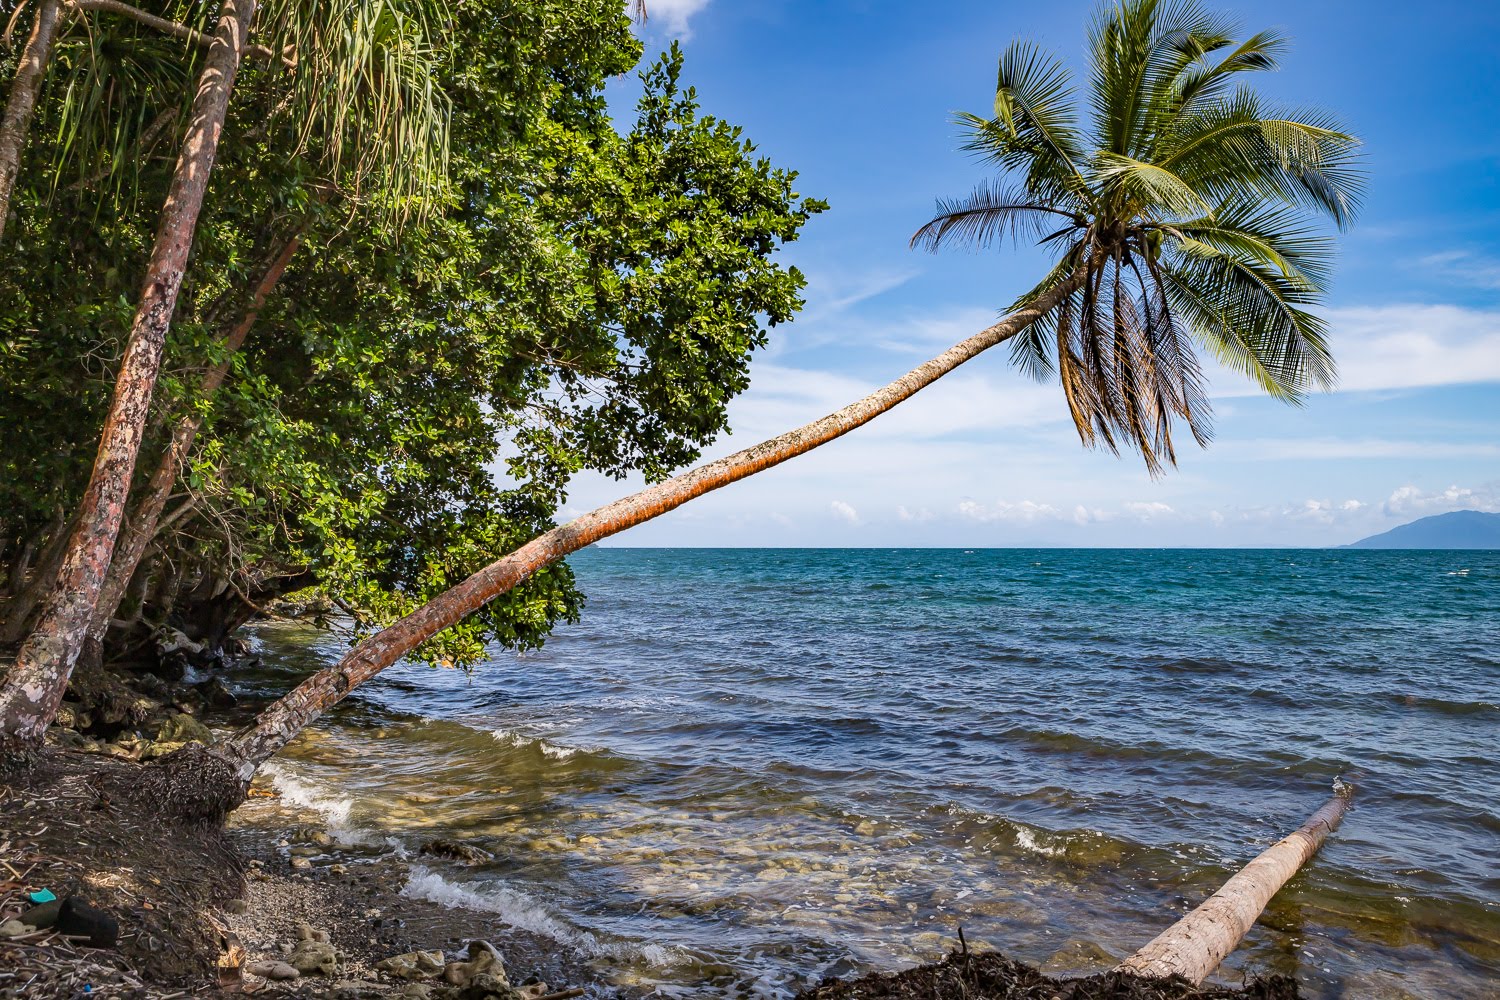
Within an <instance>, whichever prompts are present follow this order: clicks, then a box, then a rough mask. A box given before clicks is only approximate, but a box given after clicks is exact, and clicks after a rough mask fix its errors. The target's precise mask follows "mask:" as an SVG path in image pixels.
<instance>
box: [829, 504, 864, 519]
mask: <svg viewBox="0 0 1500 1000" xmlns="http://www.w3.org/2000/svg"><path fill="white" fill-rule="evenodd" d="M828 507H829V509H830V510H832V511H833V516H834V517H836V518H838V519H839V520H841V521H847V522H848V523H850V524H858V523H859V511H857V510H855V509H854V508H853V507H852V506H851V505H849V504H847V503H845V502H844V501H842V500H835V501H833V502H832V503H830V504H829V505H828Z"/></svg>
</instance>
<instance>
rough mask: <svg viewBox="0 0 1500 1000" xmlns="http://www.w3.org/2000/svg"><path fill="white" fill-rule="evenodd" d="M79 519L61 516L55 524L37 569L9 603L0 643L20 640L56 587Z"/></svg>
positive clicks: (5, 644) (10, 643)
mask: <svg viewBox="0 0 1500 1000" xmlns="http://www.w3.org/2000/svg"><path fill="white" fill-rule="evenodd" d="M76 523H77V522H76V521H64V520H63V519H62V518H61V517H59V518H58V519H57V520H56V521H55V522H54V523H53V526H52V533H51V536H50V537H49V538H48V540H47V544H46V545H45V546H44V547H43V548H42V553H41V557H40V558H39V559H37V561H36V569H34V570H33V571H32V572H31V576H30V578H29V579H27V580H26V581H25V582H24V585H23V586H20V587H17V588H16V589H15V590H14V591H12V593H11V595H10V600H9V601H7V602H6V605H5V620H4V622H3V623H0V646H10V645H13V644H15V643H18V642H20V641H21V640H22V639H23V638H24V637H25V636H26V632H27V626H28V625H29V624H30V622H31V620H32V617H33V614H32V613H33V612H34V611H36V606H37V605H38V604H40V603H41V601H42V598H43V597H45V596H46V595H47V593H48V592H49V591H50V590H51V589H52V586H53V584H54V583H55V582H56V580H57V573H58V571H59V570H60V569H61V568H62V562H63V556H64V555H66V554H67V551H68V537H69V536H70V535H71V534H72V533H73V528H74V526H75V524H76Z"/></svg>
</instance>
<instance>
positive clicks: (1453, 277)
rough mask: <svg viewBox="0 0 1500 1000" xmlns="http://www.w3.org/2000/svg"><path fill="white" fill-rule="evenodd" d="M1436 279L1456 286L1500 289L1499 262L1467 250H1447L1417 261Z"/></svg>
mask: <svg viewBox="0 0 1500 1000" xmlns="http://www.w3.org/2000/svg"><path fill="white" fill-rule="evenodd" d="M1418 263H1419V264H1421V265H1422V266H1423V267H1425V268H1427V269H1429V270H1431V271H1433V272H1435V273H1436V274H1437V276H1438V277H1440V278H1445V279H1446V280H1448V281H1450V282H1452V283H1453V284H1457V285H1471V286H1477V287H1479V288H1500V260H1496V259H1495V258H1493V257H1487V256H1484V255H1483V254H1477V253H1472V252H1470V251H1468V250H1447V251H1444V252H1443V253H1435V254H1430V255H1428V256H1426V257H1423V258H1422V259H1421V260H1419V261H1418Z"/></svg>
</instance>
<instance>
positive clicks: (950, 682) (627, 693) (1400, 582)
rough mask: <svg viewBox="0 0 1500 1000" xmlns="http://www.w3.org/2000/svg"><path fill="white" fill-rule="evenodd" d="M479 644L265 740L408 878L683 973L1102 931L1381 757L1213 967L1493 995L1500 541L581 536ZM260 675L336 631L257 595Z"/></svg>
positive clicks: (1323, 984) (1122, 931)
mask: <svg viewBox="0 0 1500 1000" xmlns="http://www.w3.org/2000/svg"><path fill="white" fill-rule="evenodd" d="M574 567H575V569H576V571H577V573H578V576H579V579H580V582H581V584H582V586H583V589H584V590H585V592H586V593H587V594H588V595H589V604H588V607H587V609H586V611H585V614H584V621H583V623H582V624H581V625H578V626H573V627H568V628H564V629H561V630H559V632H558V633H557V635H556V636H555V637H554V638H553V639H552V640H551V641H550V642H549V644H548V646H547V648H546V649H545V650H543V651H542V652H539V653H533V654H529V655H526V656H523V657H517V656H515V655H513V654H509V653H498V654H497V655H496V656H495V658H494V660H493V661H492V662H490V663H487V664H485V665H483V666H481V667H480V668H479V669H478V670H477V671H476V672H475V674H474V675H473V676H465V675H464V674H462V673H459V672H454V671H441V670H432V669H429V668H426V667H421V666H402V667H399V668H396V669H393V670H390V671H387V672H386V674H385V675H383V676H382V677H381V678H380V679H379V680H377V681H376V682H373V683H371V684H370V685H367V686H366V687H365V688H362V689H361V690H360V691H359V692H358V693H357V694H356V695H355V696H354V697H353V698H351V699H350V700H349V702H348V703H346V705H344V706H343V707H341V708H340V709H339V710H338V711H336V712H335V713H333V714H332V716H331V717H330V718H329V719H327V720H325V721H324V722H323V723H321V724H320V725H319V726H318V727H316V729H315V730H314V731H312V732H310V733H309V734H307V736H306V737H304V738H303V739H302V740H299V741H298V743H296V744H294V746H293V747H292V748H290V750H289V752H288V753H286V754H284V755H283V756H282V757H281V758H278V761H277V763H275V764H274V765H273V766H272V768H273V774H274V775H275V777H276V779H277V780H278V781H279V782H280V783H281V785H282V788H283V791H284V792H286V793H287V794H288V795H289V796H290V797H291V798H293V799H296V800H301V801H304V802H306V803H307V804H309V805H312V806H314V807H316V808H319V809H321V810H322V811H324V812H325V813H326V814H327V815H328V816H329V818H330V822H331V823H332V824H333V826H334V827H335V828H337V829H340V830H342V831H344V832H345V834H346V835H347V836H349V837H351V838H359V837H363V838H365V839H367V840H369V841H370V842H373V843H387V842H388V843H390V844H392V845H394V846H395V847H398V848H401V849H411V848H413V847H414V846H415V845H417V844H419V843H421V842H422V841H424V840H426V839H430V838H431V837H433V836H435V835H442V836H448V837H457V838H461V839H466V840H469V841H472V842H474V843H477V844H478V845H480V846H482V847H484V848H485V849H487V850H489V851H491V852H493V853H494V854H495V857H496V859H497V860H496V861H495V862H494V863H493V864H490V865H485V866H480V867H462V866H457V865H450V864H446V863H438V862H433V863H431V864H426V865H425V866H419V867H418V868H417V869H415V871H414V876H413V880H412V884H411V885H410V886H409V887H408V891H409V892H411V893H412V894H414V895H420V896H425V897H427V898H431V899H433V900H434V901H436V902H442V903H447V904H451V905H464V906H470V907H475V908H479V909H485V910H488V911H492V912H497V913H500V914H502V915H504V916H505V917H506V919H508V920H510V921H512V922H514V923H516V924H517V925H519V926H524V927H526V928H528V929H530V930H533V931H538V932H540V933H543V934H548V935H551V936H554V937H556V938H558V939H559V940H560V941H562V942H564V943H566V944H568V945H569V946H571V947H572V948H575V949H577V950H579V951H581V952H582V953H584V954H586V955H589V956H591V957H592V958H594V959H595V960H596V962H597V963H598V964H599V966H600V968H601V969H602V970H603V971H604V974H605V975H606V976H607V977H609V978H611V979H613V980H614V981H616V982H619V983H622V984H636V985H641V984H644V985H646V986H647V987H649V988H650V989H652V990H653V991H654V992H656V993H658V994H659V995H662V996H704V995H720V996H735V997H738V996H746V997H749V996H768V997H777V996H786V995H788V994H789V993H791V992H793V991H794V990H795V989H796V988H797V987H798V985H800V984H803V983H806V982H808V981H812V980H816V979H817V978H819V977H820V976H823V975H828V974H839V975H841V974H847V973H849V972H853V971H859V970H864V969H868V968H888V967H892V966H895V965H899V964H902V963H909V962H914V961H919V960H926V959H931V958H935V957H937V956H938V955H940V954H941V952H942V951H943V950H944V949H946V948H947V947H949V946H950V945H951V944H952V943H953V935H954V933H955V930H956V928H958V927H960V926H962V927H963V929H964V931H965V934H966V936H967V937H968V939H969V940H970V941H971V942H972V941H987V942H990V943H992V944H994V945H995V946H997V947H1000V948H1002V949H1003V950H1005V951H1006V952H1008V953H1010V954H1013V955H1016V956H1018V957H1022V958H1026V959H1029V960H1031V961H1033V962H1038V963H1045V964H1046V965H1047V967H1048V968H1049V969H1050V970H1051V971H1054V972H1087V971H1094V970H1097V969H1100V968H1104V967H1107V966H1108V965H1109V964H1112V962H1113V961H1114V960H1116V959H1118V958H1119V957H1122V956H1124V955H1126V954H1128V953H1129V952H1130V951H1132V950H1134V948H1135V947H1137V946H1139V945H1140V944H1142V943H1144V942H1145V940H1147V939H1149V938H1150V937H1151V936H1152V935H1153V934H1154V933H1155V931H1156V930H1157V929H1159V928H1161V927H1163V926H1165V925H1166V924H1167V923H1169V922H1170V920H1171V919H1175V917H1176V915H1178V914H1179V913H1180V912H1181V910H1182V909H1183V908H1184V907H1185V906H1187V905H1190V904H1194V903H1196V902H1198V901H1200V900H1201V899H1202V898H1203V897H1204V896H1205V895H1206V894H1208V893H1210V892H1212V891H1213V889H1214V888H1216V887H1217V885H1218V884H1219V883H1221V882H1222V881H1223V880H1224V878H1226V877H1227V876H1228V874H1230V873H1231V872H1232V871H1233V870H1234V869H1236V868H1237V867H1238V866H1239V865H1241V864H1243V863H1244V862H1245V861H1246V860H1248V859H1249V858H1250V857H1252V856H1253V855H1254V854H1255V853H1256V852H1257V851H1258V850H1260V849H1261V848H1263V847H1264V846H1266V845H1267V844H1269V843H1270V842H1272V841H1274V840H1275V839H1276V838H1277V837H1279V836H1280V835H1282V834H1284V833H1285V832H1287V831H1288V830H1290V829H1291V828H1293V827H1295V826H1297V825H1298V824H1299V823H1300V822H1301V821H1302V819H1303V818H1304V817H1305V816H1306V815H1307V814H1308V813H1310V812H1311V811H1312V810H1313V809H1315V808H1316V807H1317V806H1318V805H1320V804H1321V803H1322V802H1323V801H1324V799H1325V798H1326V796H1327V793H1328V788H1329V784H1330V782H1331V781H1332V780H1333V778H1334V777H1335V776H1336V775H1338V774H1341V773H1347V772H1350V771H1357V772H1358V774H1359V780H1358V784H1359V789H1360V793H1359V798H1358V799H1357V804H1356V806H1355V808H1354V810H1353V811H1352V812H1351V813H1350V815H1349V818H1348V819H1347V820H1346V822H1345V824H1344V826H1343V828H1342V829H1341V830H1340V831H1339V833H1338V834H1337V835H1336V836H1335V838H1334V839H1333V840H1331V841H1330V842H1329V844H1328V845H1327V846H1326V847H1325V849H1324V851H1323V853H1322V854H1321V855H1320V856H1319V858H1318V859H1317V860H1315V861H1314V862H1313V864H1312V866H1311V867H1310V868H1309V869H1308V870H1306V871H1305V872H1304V873H1303V874H1302V875H1300V876H1299V877H1298V878H1297V879H1296V880H1294V881H1293V882H1292V883H1291V884H1290V885H1289V886H1288V887H1287V888H1286V890H1284V891H1283V893H1282V894H1281V895H1280V896H1279V897H1278V898H1277V900H1275V901H1274V902H1273V904H1272V906H1271V908H1270V909H1269V910H1268V911H1267V913H1266V915H1265V916H1264V917H1263V919H1262V921H1261V923H1260V924H1259V925H1258V926H1257V928H1256V929H1255V930H1254V931H1253V932H1252V934H1251V936H1250V938H1249V939H1248V940H1247V943H1246V945H1245V946H1244V947H1242V949H1241V950H1240V951H1239V952H1238V953H1236V955H1235V956H1234V958H1233V959H1232V961H1231V963H1230V965H1229V966H1227V967H1226V970H1225V976H1226V978H1228V979H1229V980H1231V981H1234V980H1236V979H1237V978H1238V977H1239V976H1240V975H1241V974H1242V972H1243V971H1247V970H1248V971H1258V972H1284V973H1289V974H1292V975H1296V976H1297V977H1298V978H1299V979H1300V980H1302V982H1303V983H1304V984H1305V985H1306V986H1307V987H1308V991H1309V993H1310V995H1312V996H1314V997H1478V996H1492V997H1493V996H1500V989H1497V986H1496V983H1497V982H1500V780H1497V779H1500V765H1497V764H1496V762H1495V755H1494V745H1495V743H1496V737H1497V736H1500V553H1495V552H1479V553H1461V552H1414V553H1413V552H1357V551H1306V550H1299V551H1223V550H1215V551H1206V550H1205V551H1188V550H1173V551H1151V550H1130V551H1123V550H1122V551H1098V550H1092V551H1079V550H1034V551H1028V550H978V551H972V552H970V551H959V550H894V551H892V550H620V549H614V550H598V549H595V550H590V551H588V552H585V553H583V554H581V555H580V556H578V557H576V558H575V560H574ZM257 642H258V645H259V647H260V648H259V652H260V653H261V654H262V655H263V656H264V657H265V659H266V661H267V670H266V671H265V672H264V673H262V674H260V675H258V676H257V677H256V678H255V679H254V680H252V681H249V682H247V685H246V686H247V687H251V688H254V689H256V690H257V691H258V692H259V693H272V692H274V691H279V690H282V689H284V688H285V687H286V686H287V685H288V684H290V683H291V681H292V679H293V675H294V674H295V673H296V672H300V671H305V670H308V669H311V668H313V667H315V666H318V665H320V664H322V663H324V662H327V661H328V660H330V659H332V658H334V657H336V656H337V654H338V652H339V650H340V647H341V642H340V640H338V639H336V638H334V637H331V636H327V635H320V634H318V633H314V632H312V631H310V630H308V629H305V628H301V627H291V626H267V627H264V628H262V629H260V630H259V632H258V638H257Z"/></svg>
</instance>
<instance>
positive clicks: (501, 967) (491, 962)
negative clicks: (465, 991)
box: [443, 941, 510, 989]
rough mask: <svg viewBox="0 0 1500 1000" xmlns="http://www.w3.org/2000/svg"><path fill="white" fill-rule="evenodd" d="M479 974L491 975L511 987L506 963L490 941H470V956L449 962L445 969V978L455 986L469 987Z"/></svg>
mask: <svg viewBox="0 0 1500 1000" xmlns="http://www.w3.org/2000/svg"><path fill="white" fill-rule="evenodd" d="M479 976H489V977H493V978H494V979H496V980H498V981H499V982H501V983H504V984H505V985H506V988H507V989H508V988H509V985H510V984H509V980H507V979H506V977H505V963H504V962H503V961H502V960H501V958H500V953H499V952H498V951H496V950H495V946H494V945H492V944H490V943H489V942H488V941H470V942H469V958H468V961H465V962H449V963H448V966H447V968H445V969H443V979H444V980H446V981H447V982H448V983H449V984H451V985H453V986H463V987H468V986H469V985H471V984H472V983H473V982H474V980H475V979H476V978H477V977H479Z"/></svg>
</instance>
